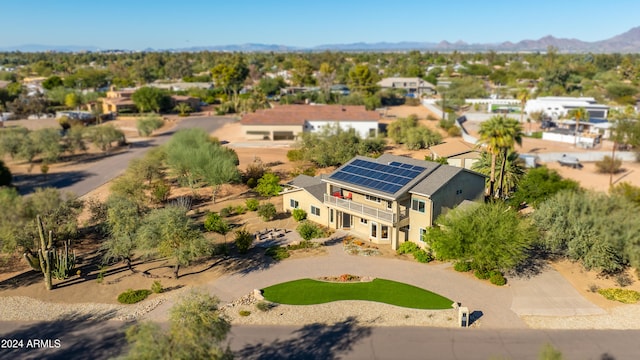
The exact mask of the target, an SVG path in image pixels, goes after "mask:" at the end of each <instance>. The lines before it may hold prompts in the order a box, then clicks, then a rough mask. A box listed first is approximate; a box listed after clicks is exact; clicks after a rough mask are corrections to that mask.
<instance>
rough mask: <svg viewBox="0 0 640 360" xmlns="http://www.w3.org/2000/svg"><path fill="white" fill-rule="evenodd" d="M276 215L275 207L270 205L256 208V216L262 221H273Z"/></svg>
mask: <svg viewBox="0 0 640 360" xmlns="http://www.w3.org/2000/svg"><path fill="white" fill-rule="evenodd" d="M277 213H278V211H277V210H276V206H275V205H273V204H272V203H266V204H263V205H260V206H258V215H260V217H261V218H262V220H264V221H270V220H273V218H274V217H275V216H276V214H277Z"/></svg>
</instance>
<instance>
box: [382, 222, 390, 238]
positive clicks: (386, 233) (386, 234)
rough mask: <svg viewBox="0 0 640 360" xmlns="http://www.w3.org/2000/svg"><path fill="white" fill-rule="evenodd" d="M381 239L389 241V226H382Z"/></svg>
mask: <svg viewBox="0 0 640 360" xmlns="http://www.w3.org/2000/svg"><path fill="white" fill-rule="evenodd" d="M380 239H382V240H388V239H389V227H388V226H387V225H382V226H380Z"/></svg>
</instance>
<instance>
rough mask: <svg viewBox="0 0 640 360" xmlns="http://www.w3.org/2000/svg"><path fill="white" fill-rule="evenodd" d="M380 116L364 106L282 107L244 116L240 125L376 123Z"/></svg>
mask: <svg viewBox="0 0 640 360" xmlns="http://www.w3.org/2000/svg"><path fill="white" fill-rule="evenodd" d="M378 119H380V114H379V113H377V112H375V111H369V110H366V109H365V107H364V106H343V105H282V106H276V107H274V108H272V109H263V110H258V111H256V112H254V113H250V114H247V115H245V116H244V117H243V118H242V120H241V121H240V123H241V124H242V125H304V123H305V121H313V120H325V121H378Z"/></svg>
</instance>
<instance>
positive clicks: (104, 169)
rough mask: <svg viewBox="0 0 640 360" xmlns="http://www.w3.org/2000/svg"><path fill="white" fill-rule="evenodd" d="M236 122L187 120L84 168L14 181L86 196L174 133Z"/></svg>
mask: <svg viewBox="0 0 640 360" xmlns="http://www.w3.org/2000/svg"><path fill="white" fill-rule="evenodd" d="M232 121H234V120H233V119H232V118H230V117H222V116H212V117H198V118H188V119H184V120H182V121H181V122H180V123H178V125H176V127H175V128H174V129H173V130H171V131H169V132H167V133H164V134H162V135H159V136H156V137H153V138H149V139H141V140H139V141H135V142H133V143H132V146H131V147H130V148H129V149H128V150H127V151H124V152H119V153H116V154H113V155H111V156H105V157H104V158H102V159H99V160H97V161H95V162H93V163H92V164H91V165H89V166H87V167H86V168H85V169H84V170H81V171H71V172H65V173H60V174H51V175H49V176H48V179H47V180H46V181H45V180H44V176H43V175H42V174H35V172H34V174H29V175H25V176H17V177H16V178H15V181H14V184H15V185H16V186H18V188H19V189H20V192H21V193H23V194H27V193H30V192H32V191H33V190H34V189H35V188H36V187H47V186H51V187H56V188H58V189H60V190H62V191H71V192H73V193H75V194H76V195H78V196H82V195H84V194H86V193H88V192H90V191H91V190H93V189H95V188H97V187H99V186H100V185H102V184H104V183H106V182H108V181H109V180H111V179H113V178H114V177H116V176H118V175H120V174H122V173H123V172H124V170H125V169H126V168H127V166H128V165H129V162H130V161H131V160H132V159H135V158H139V157H141V156H142V155H144V153H145V152H147V151H148V150H149V149H150V148H152V147H154V146H158V145H161V144H164V143H165V142H167V141H168V140H169V139H170V138H171V135H172V134H173V133H174V132H176V131H178V130H181V129H187V128H201V129H203V130H205V131H207V132H209V133H211V132H213V131H215V130H216V129H218V128H220V127H222V126H223V125H224V124H227V123H229V122H232ZM220 140H224V139H220Z"/></svg>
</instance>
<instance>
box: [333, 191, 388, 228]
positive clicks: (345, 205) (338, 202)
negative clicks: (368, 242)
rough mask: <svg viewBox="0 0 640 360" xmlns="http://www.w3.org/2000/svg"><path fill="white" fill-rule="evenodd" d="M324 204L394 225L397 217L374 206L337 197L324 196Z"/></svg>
mask: <svg viewBox="0 0 640 360" xmlns="http://www.w3.org/2000/svg"><path fill="white" fill-rule="evenodd" d="M324 203H325V204H327V205H333V206H335V207H338V208H341V209H345V210H348V211H349V212H351V213H354V214H359V215H364V216H365V217H367V218H375V219H377V220H381V221H386V222H388V223H392V224H394V223H395V222H396V215H395V214H394V213H392V212H391V211H386V210H381V209H377V208H374V207H372V206H367V205H364V204H360V203H358V202H354V201H352V200H348V199H341V198H339V197H336V196H331V195H329V194H324Z"/></svg>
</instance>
